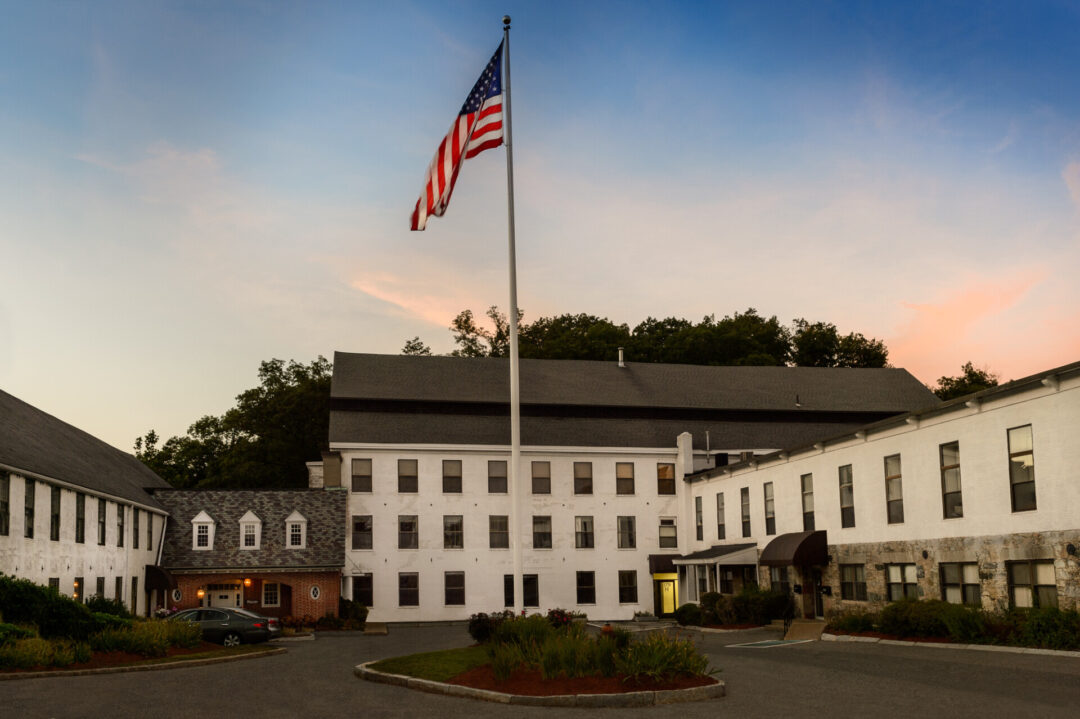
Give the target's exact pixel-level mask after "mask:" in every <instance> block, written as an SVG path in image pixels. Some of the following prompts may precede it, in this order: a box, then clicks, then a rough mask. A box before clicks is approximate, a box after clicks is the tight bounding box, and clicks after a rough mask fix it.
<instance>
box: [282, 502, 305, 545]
mask: <svg viewBox="0 0 1080 719" xmlns="http://www.w3.org/2000/svg"><path fill="white" fill-rule="evenodd" d="M285 537H286V543H287V544H288V547H289V549H303V548H304V547H306V546H307V519H306V518H305V517H304V515H302V514H300V513H299V512H296V511H294V512H293V513H292V514H290V515H289V516H288V517H286V518H285Z"/></svg>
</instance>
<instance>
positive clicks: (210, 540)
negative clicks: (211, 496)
mask: <svg viewBox="0 0 1080 719" xmlns="http://www.w3.org/2000/svg"><path fill="white" fill-rule="evenodd" d="M191 548H192V549H195V550H201V551H209V550H212V549H213V548H214V518H213V517H211V516H210V515H209V514H207V513H206V512H199V513H198V514H196V515H195V518H194V519H192V520H191Z"/></svg>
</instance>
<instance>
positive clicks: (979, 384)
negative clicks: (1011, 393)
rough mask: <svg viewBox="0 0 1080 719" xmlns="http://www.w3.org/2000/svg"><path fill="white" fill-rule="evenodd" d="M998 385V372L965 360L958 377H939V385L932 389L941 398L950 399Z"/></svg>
mask: <svg viewBox="0 0 1080 719" xmlns="http://www.w3.org/2000/svg"><path fill="white" fill-rule="evenodd" d="M997 385H998V377H997V375H996V374H994V373H992V372H990V370H989V369H985V370H982V369H976V368H975V366H974V365H973V364H971V362H965V363H964V366H963V367H961V368H960V374H959V375H957V376H956V377H948V376H946V377H941V378H939V379H938V382H937V387H933V388H931V389H933V390H934V394H936V395H937V396H938V397H939V398H940V399H943V400H948V399H953V398H955V397H963V396H964V395H967V394H971V393H973V392H978V391H980V390H984V389H989V388H990V387H997Z"/></svg>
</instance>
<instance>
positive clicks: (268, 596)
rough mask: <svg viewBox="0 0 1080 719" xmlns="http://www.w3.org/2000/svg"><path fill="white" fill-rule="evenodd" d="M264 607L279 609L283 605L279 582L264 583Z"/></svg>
mask: <svg viewBox="0 0 1080 719" xmlns="http://www.w3.org/2000/svg"><path fill="white" fill-rule="evenodd" d="M262 589H263V591H262V605H263V606H264V607H277V606H279V605H280V604H281V591H280V589H279V587H278V583H277V582H263V586H262Z"/></svg>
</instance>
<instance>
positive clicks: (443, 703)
mask: <svg viewBox="0 0 1080 719" xmlns="http://www.w3.org/2000/svg"><path fill="white" fill-rule="evenodd" d="M694 636H697V635H694ZM775 636H776V634H775V633H774V632H771V631H770V630H767V629H758V630H749V631H745V632H735V633H731V634H719V635H708V636H705V637H699V638H698V639H696V641H697V642H698V643H699V646H700V647H701V648H702V649H703V650H704V651H705V652H706V653H707V654H708V656H709V658H710V660H711V661H712V664H713V666H714V667H720V668H721V670H722V671H721V672H720V674H719V676H720V678H722V679H724V681H725V682H727V687H728V696H727V697H725V698H724V699H719V700H716V701H712V702H702V703H695V704H683V705H676V706H672V707H657V708H646V709H638V710H628V709H620V710H610V711H612V712H613V714H612V716H614V712H616V711H617V712H618V716H619V718H620V719H623V718H624V717H639V716H640V717H658V716H677V717H680V719H695V718H697V717H702V718H704V717H710V718H711V717H715V716H716V715H717V714H718V713H730V714H729V715H730V716H736V717H769V718H770V719H775V718H776V717H784V716H800V715H802V716H806V715H809V716H825V715H829V716H837V717H848V716H852V717H854V716H864V715H869V714H871V713H873V714H875V715H878V716H885V717H891V716H905V715H906V716H920V717H948V718H949V719H960V718H962V717H980V718H986V717H1002V718H1006V717H1007V718H1008V719H1014V718H1015V717H1018V716H1021V717H1026V716H1039V717H1070V718H1072V717H1075V716H1077V711H1078V709H1077V707H1080V659H1075V658H1059V657H1050V656H1040V655H1028V654H1004V653H991V652H976V651H965V650H953V649H936V648H931V647H902V646H887V645H886V646H882V645H877V644H858V643H835V642H811V643H807V644H794V645H782V646H777V647H773V648H769V649H753V648H740V647H731V646H728V645H732V644H737V643H742V642H751V641H756V640H760V639H769V638H775ZM468 642H469V638H468V635H467V634H466V633H465V629H464V628H463V627H425V628H418V627H407V628H406V627H402V628H391V630H390V634H389V635H388V636H363V635H359V636H356V635H351V634H342V635H322V636H319V638H318V639H316V640H315V641H311V642H295V643H290V644H288V645H286V646H288V649H289V652H288V653H287V654H283V655H278V656H273V657H267V658H264V659H255V660H250V661H241V662H235V663H228V664H218V665H210V666H202V667H190V668H186V669H174V670H169V671H157V672H134V673H127V674H107V675H98V676H90V677H57V678H55V679H53V678H50V679H31V680H22V681H4V682H0V707H2V713H3V715H4V716H11V717H28V718H34V717H87V716H89V717H109V718H110V719H117V718H120V717H133V718H134V717H138V718H140V719H141V718H142V717H146V716H154V717H155V719H157V718H163V719H164V718H168V717H178V718H180V717H182V718H183V719H191V717H193V716H194V717H226V716H236V715H237V714H238V713H239V714H241V715H245V716H247V715H256V716H259V717H260V719H265V718H269V717H356V716H363V717H365V719H366V718H367V717H409V718H413V717H424V718H425V719H436V718H441V717H469V716H471V717H475V716H477V715H482V716H485V717H486V716H492V717H547V718H548V719H550V718H551V717H554V716H559V717H562V716H570V717H587V716H588V717H590V718H591V719H595V717H594V716H591V715H595V713H596V711H597V710H585V709H581V710H563V709H560V710H550V709H543V708H539V707H509V706H504V705H498V704H488V703H483V702H476V701H472V700H467V699H458V698H452V697H442V696H436V695H429V694H422V693H419V692H413V691H410V690H407V689H402V688H400V687H393V686H389V685H385V684H374V683H371V682H364V681H361V680H359V679H356V678H355V677H354V676H353V674H352V668H353V665H355V664H358V663H360V662H363V661H368V660H370V659H377V658H383V657H388V656H394V655H398V654H409V653H412V652H417V651H425V650H434V649H444V648H450V647H454V646H462V645H464V644H467V643H468ZM553 711H555V712H557V713H552V712H553ZM600 711H604V710H600Z"/></svg>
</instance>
